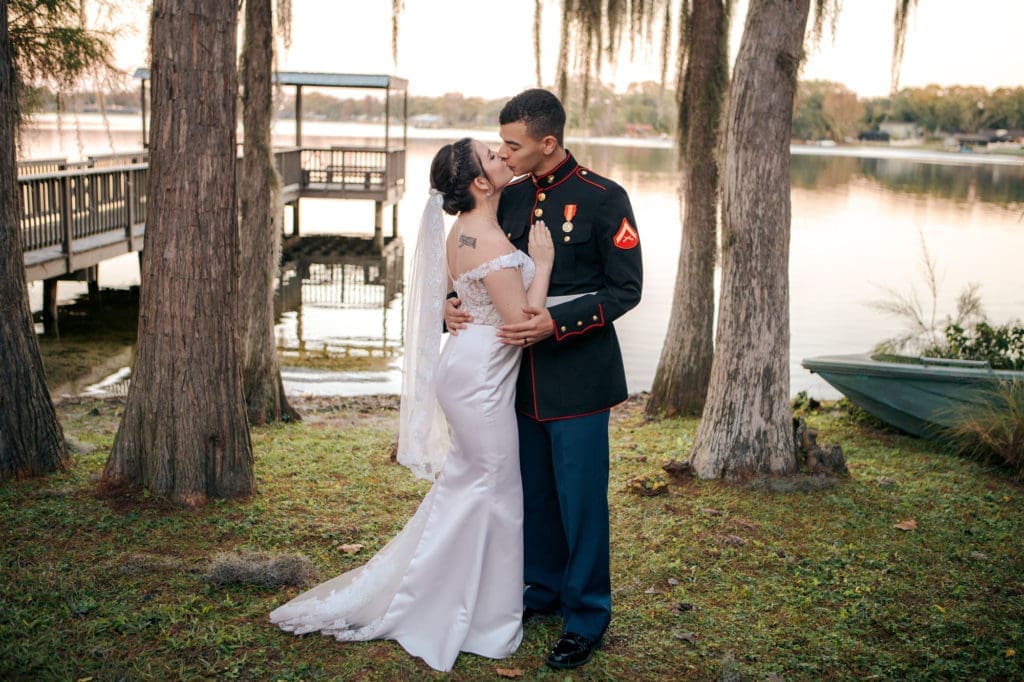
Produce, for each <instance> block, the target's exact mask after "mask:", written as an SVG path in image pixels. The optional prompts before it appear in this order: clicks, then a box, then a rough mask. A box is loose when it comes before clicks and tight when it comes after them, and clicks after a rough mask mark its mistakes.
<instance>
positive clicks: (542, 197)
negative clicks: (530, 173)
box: [537, 192, 548, 201]
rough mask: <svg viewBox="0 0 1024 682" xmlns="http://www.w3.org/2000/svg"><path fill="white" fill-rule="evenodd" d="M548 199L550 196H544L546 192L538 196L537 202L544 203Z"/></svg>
mask: <svg viewBox="0 0 1024 682" xmlns="http://www.w3.org/2000/svg"><path fill="white" fill-rule="evenodd" d="M547 198H548V195H547V194H544V192H541V193H540V194H538V195H537V201H544V200H545V199H547Z"/></svg>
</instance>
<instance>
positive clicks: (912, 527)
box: [893, 519, 917, 530]
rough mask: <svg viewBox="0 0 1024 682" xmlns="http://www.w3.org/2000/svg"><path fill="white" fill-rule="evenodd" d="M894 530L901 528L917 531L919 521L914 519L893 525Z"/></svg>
mask: <svg viewBox="0 0 1024 682" xmlns="http://www.w3.org/2000/svg"><path fill="white" fill-rule="evenodd" d="M893 528H899V529H900V530H915V529H916V528H917V521H915V520H914V519H907V520H906V521H900V522H899V523H896V524H893Z"/></svg>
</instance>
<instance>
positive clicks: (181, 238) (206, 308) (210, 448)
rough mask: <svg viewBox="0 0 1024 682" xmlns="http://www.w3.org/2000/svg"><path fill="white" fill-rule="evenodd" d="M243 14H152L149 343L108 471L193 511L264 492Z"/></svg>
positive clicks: (181, 6) (158, 2)
mask: <svg viewBox="0 0 1024 682" xmlns="http://www.w3.org/2000/svg"><path fill="white" fill-rule="evenodd" d="M236 9H237V8H236V6H235V2H234V0H155V1H154V3H153V9H152V12H153V15H152V29H151V41H152V42H151V50H150V52H151V55H152V69H153V71H152V73H153V78H152V101H153V109H152V111H153V114H152V126H151V129H152V137H151V149H150V174H149V191H148V197H149V202H150V203H149V210H148V221H147V224H146V248H145V250H144V253H143V267H142V296H141V301H140V310H139V341H138V347H137V353H136V360H135V366H134V367H133V369H132V382H131V386H130V388H129V391H128V399H127V403H126V405H125V411H124V416H123V417H122V420H121V425H120V428H119V429H118V432H117V437H116V439H115V441H114V447H113V450H112V452H111V454H110V458H109V459H108V461H107V465H106V467H105V469H104V471H103V480H104V483H106V484H107V485H112V486H118V485H141V486H144V487H146V488H148V489H150V490H151V491H152V492H154V493H156V494H158V495H162V496H167V497H170V498H172V499H173V500H174V501H176V502H178V503H180V504H183V505H186V506H198V505H201V504H203V503H205V501H206V500H207V498H209V497H235V496H244V495H249V494H251V493H252V492H253V491H254V488H255V481H254V475H253V455H252V444H251V442H250V439H249V428H248V423H247V422H246V416H245V402H244V399H243V396H242V372H241V367H240V357H241V354H240V348H239V338H238V334H239V333H238V293H239V292H238V239H239V236H238V203H237V195H236V184H235V166H236V162H235V154H236V152H235V120H236V118H235V117H236V112H237V99H238V77H237V71H236V67H235V58H236V47H237V43H238V39H237V32H236V29H237V12H236Z"/></svg>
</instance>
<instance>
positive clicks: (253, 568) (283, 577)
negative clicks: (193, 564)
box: [203, 552, 319, 587]
mask: <svg viewBox="0 0 1024 682" xmlns="http://www.w3.org/2000/svg"><path fill="white" fill-rule="evenodd" d="M318 575H319V572H318V571H317V570H316V566H314V565H313V563H312V562H311V561H310V560H309V558H308V557H306V556H303V555H302V554H286V555H283V556H271V555H269V554H266V553H263V552H221V553H219V554H217V556H215V557H214V558H213V560H212V561H211V562H210V566H209V568H208V569H207V570H206V574H205V575H204V576H203V579H204V580H206V581H207V582H208V583H212V584H214V585H256V586H257V587H284V586H286V585H291V586H294V587H304V586H306V585H309V584H310V583H312V581H313V580H315V579H316V578H317V577H318Z"/></svg>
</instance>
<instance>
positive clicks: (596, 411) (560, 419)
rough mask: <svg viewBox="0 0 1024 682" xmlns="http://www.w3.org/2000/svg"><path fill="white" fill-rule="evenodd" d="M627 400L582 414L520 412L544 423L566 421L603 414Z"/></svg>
mask: <svg viewBox="0 0 1024 682" xmlns="http://www.w3.org/2000/svg"><path fill="white" fill-rule="evenodd" d="M626 400H629V398H626ZM626 400H620V401H619V402H617V403H615V404H613V405H609V406H608V407H602V408H601V409H600V410H594V411H593V412H583V413H581V414H567V415H565V416H564V417H545V418H543V419H541V418H540V417H539V416H535V415H532V414H528V413H526V412H520V413H519V414H521V415H523V416H524V417H529V418H530V419H532V420H533V421H535V422H541V423H544V422H559V421H565V420H566V419H576V418H578V417H589V416H590V415H592V414H601V413H602V412H608V411H609V410H611V409H612V408H613V407H615V406H616V405H621V404H622V403H624V402H626Z"/></svg>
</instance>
